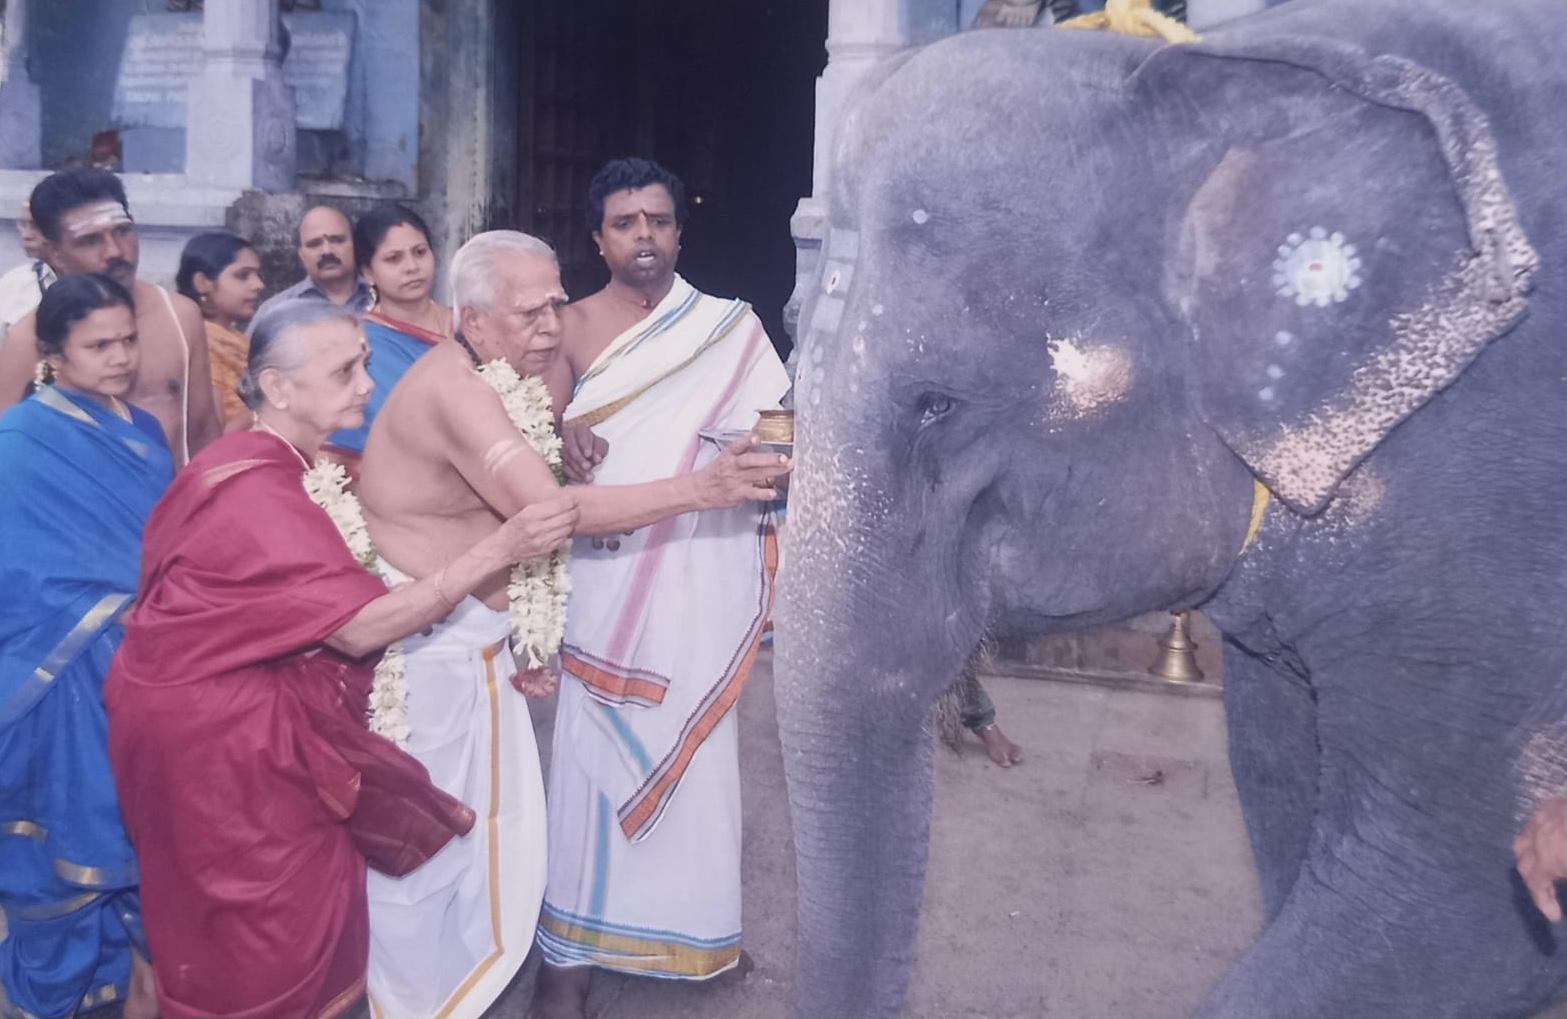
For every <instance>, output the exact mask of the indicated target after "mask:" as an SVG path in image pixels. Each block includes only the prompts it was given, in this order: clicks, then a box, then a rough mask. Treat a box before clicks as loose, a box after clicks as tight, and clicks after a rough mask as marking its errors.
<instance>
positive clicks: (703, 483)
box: [692, 435, 794, 509]
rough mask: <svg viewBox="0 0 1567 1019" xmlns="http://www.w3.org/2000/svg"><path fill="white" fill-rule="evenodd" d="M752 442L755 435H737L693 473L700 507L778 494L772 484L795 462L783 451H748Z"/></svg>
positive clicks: (767, 499) (735, 503) (771, 497)
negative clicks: (713, 458)
mask: <svg viewBox="0 0 1567 1019" xmlns="http://www.w3.org/2000/svg"><path fill="white" fill-rule="evenodd" d="M755 444H756V437H755V436H751V435H747V436H746V437H744V438H742V439H736V440H735V441H734V442H732V443H730V444H729V445H728V446H727V447H725V449H724V451H723V452H722V453H720V454H718V459H717V460H714V461H713V462H712V463H710V464H708V465H707V466H706V467H703V468H702V469H701V470H699V471H697V472H696V473H695V474H693V475H692V478H693V480H695V482H696V484H697V493H698V495H697V499H698V501H699V502H700V504H701V506H702V508H703V509H727V508H729V507H730V506H738V505H740V504H741V503H742V502H746V501H747V500H754V501H756V502H772V501H773V500H774V499H776V498H778V490H777V489H776V488H775V487H773V486H774V485H776V484H777V482H778V480H779V479H780V478H782V477H783V476H785V475H786V474H788V473H789V472H790V471H792V470H794V462H793V461H792V460H790V459H789V458H788V457H787V456H784V455H783V454H782V453H752V452H749V450H750V449H751V447H752V446H754V445H755Z"/></svg>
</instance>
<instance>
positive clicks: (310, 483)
mask: <svg viewBox="0 0 1567 1019" xmlns="http://www.w3.org/2000/svg"><path fill="white" fill-rule="evenodd" d="M304 483H305V494H306V495H308V496H310V501H311V502H313V503H315V504H316V505H317V506H320V507H321V508H322V509H323V510H326V515H327V516H328V517H330V518H331V519H332V524H333V526H335V527H336V528H337V533H338V534H340V535H342V536H343V542H344V544H346V545H347V546H348V551H349V552H351V553H352V554H353V556H354V558H355V559H357V560H359V565H361V566H363V567H364V568H365V569H367V570H370V571H372V572H374V573H380V572H381V557H380V555H379V554H377V552H376V550H375V546H373V545H371V544H370V529H369V527H368V526H367V525H366V524H365V515H364V510H363V509H361V508H360V506H359V497H358V496H356V495H354V493H352V492H350V491H349V490H348V472H347V471H345V470H343V465H342V464H340V463H336V462H334V461H332V460H322V461H321V462H320V463H318V464H316V465H315V466H314V467H311V468H310V469H309V470H307V471H305V477H304ZM383 576H384V575H383ZM367 713H368V719H367V721H368V723H369V726H370V731H371V732H374V733H379V734H380V735H382V736H385V737H386V738H387V739H389V740H391V741H392V742H393V743H396V744H397V745H398V746H400V747H402V748H404V749H405V750H406V749H407V748H408V680H407V677H406V675H405V669H404V665H403V648H402V645H401V644H393V645H392V646H391V647H389V648H387V649H386V650H385V651H384V652H383V653H382V654H381V660H380V661H379V662H378V663H376V667H375V680H374V682H373V683H372V684H371V686H370V706H369V709H368V712H367Z"/></svg>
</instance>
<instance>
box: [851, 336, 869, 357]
mask: <svg viewBox="0 0 1567 1019" xmlns="http://www.w3.org/2000/svg"><path fill="white" fill-rule="evenodd" d="M849 346H850V347H852V348H854V353H855V356H857V357H864V356H865V337H863V336H856V337H855V338H854V339H853V340H851V341H850V342H849Z"/></svg>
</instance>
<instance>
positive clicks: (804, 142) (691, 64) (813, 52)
mask: <svg viewBox="0 0 1567 1019" xmlns="http://www.w3.org/2000/svg"><path fill="white" fill-rule="evenodd" d="M523 7H524V8H525V10H526V13H524V14H523V15H522V18H521V24H520V25H519V35H520V37H521V39H520V44H519V46H518V48H517V53H518V61H519V63H518V83H519V89H520V95H519V102H518V118H519V123H518V130H517V138H518V153H517V179H518V196H517V199H518V200H517V202H516V204H515V206H514V208H515V209H516V210H517V211H518V218H519V221H520V222H519V224H518V225H519V226H520V228H521V229H524V230H527V231H529V232H531V233H535V234H538V235H539V236H542V237H544V238H545V239H547V240H549V241H550V242H551V243H552V244H554V245H555V247H556V250H557V251H558V252H559V253H560V260H561V274H562V277H563V278H564V280H565V283H566V287H567V290H568V292H569V293H571V294H572V295H573V296H581V295H584V294H587V293H591V292H592V291H594V290H596V289H598V288H599V287H600V286H602V285H603V284H604V282H605V280H606V279H608V273H607V271H606V270H605V268H604V265H603V261H602V260H601V259H600V258H599V257H598V255H597V251H596V249H595V247H594V245H593V241H592V238H591V237H590V236H589V232H588V228H587V225H586V223H585V222H584V211H585V195H586V191H587V183H588V179H589V178H590V177H592V175H593V173H594V171H595V170H597V169H598V168H599V166H601V165H602V164H603V163H604V162H605V161H606V160H608V159H611V158H613V157H615V156H624V155H643V156H648V157H651V158H653V159H656V160H657V161H658V162H660V163H662V164H663V165H664V166H666V167H668V168H669V169H670V170H672V171H673V172H675V173H676V174H679V175H680V177H681V179H683V180H684V181H685V183H686V188H687V191H688V195H689V201H690V214H689V217H688V219H687V222H686V228H685V233H684V235H683V237H682V241H681V255H680V272H681V274H682V275H684V276H685V277H686V278H687V279H689V280H690V281H691V282H692V283H693V284H694V285H695V286H697V287H698V288H699V289H701V290H704V291H707V292H708V293H712V294H717V295H720V296H724V297H741V298H744V299H745V300H747V301H750V302H751V303H752V305H753V306H754V307H755V308H756V312H757V314H758V315H759V316H761V319H762V322H763V323H764V324H765V325H766V327H767V331H768V334H769V335H770V336H771V337H772V338H773V342H774V343H775V344H777V345H778V346H779V348H780V350H781V352H785V353H786V352H787V350H788V344H789V340H788V337H787V335H786V334H785V333H784V330H783V307H784V303H785V302H786V301H787V300H788V298H789V293H790V291H791V290H792V289H793V287H794V257H795V249H794V243H793V240H792V239H791V237H790V233H789V217H790V215H791V214H792V213H793V212H794V208H795V204H796V203H797V202H798V201H799V199H800V198H801V197H802V196H805V195H808V194H810V193H811V146H812V140H813V135H814V116H815V80H816V77H817V75H818V74H820V73H821V70H822V67H823V65H824V64H825V63H826V59H827V56H826V52H825V48H824V42H825V40H826V37H827V0H745V2H740V3H734V2H723V0H533V2H531V3H528V4H525V5H523Z"/></svg>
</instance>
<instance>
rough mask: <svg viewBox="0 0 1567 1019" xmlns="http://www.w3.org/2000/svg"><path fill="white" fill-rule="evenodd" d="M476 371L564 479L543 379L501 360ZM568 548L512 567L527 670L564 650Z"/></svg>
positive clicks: (515, 643)
mask: <svg viewBox="0 0 1567 1019" xmlns="http://www.w3.org/2000/svg"><path fill="white" fill-rule="evenodd" d="M475 370H476V371H477V372H478V374H479V378H481V379H483V380H484V382H485V384H486V385H488V386H489V387H490V388H491V389H493V390H495V392H496V393H497V394H498V395H499V396H500V398H501V405H502V406H503V407H505V408H506V415H507V417H509V418H511V423H512V424H514V425H516V426H517V431H519V432H521V433H522V437H523V438H524V439H526V440H528V445H530V446H532V447H533V449H534V451H535V452H537V453H538V454H539V456H541V457H543V458H544V462H545V463H547V464H549V468H550V470H551V471H552V472H553V473H554V474H555V477H556V480H560V479H561V478H562V477H564V475H563V473H562V468H561V458H560V451H561V441H560V436H559V435H557V434H556V433H555V410H554V407H553V405H552V403H551V401H550V393H549V389H548V387H546V386H545V385H544V382H543V381H542V380H540V379H536V378H533V377H532V376H529V377H527V378H523V377H522V376H521V375H518V374H517V370H516V369H515V368H513V367H512V366H511V365H509V364H507V363H506V362H505V361H503V360H495V361H490V362H488V363H486V364H483V365H480V366H479V367H478V368H477V369H475ZM569 551H570V546H569V545H563V546H562V547H560V548H558V549H556V550H555V551H553V552H551V553H550V554H549V555H546V556H540V557H539V558H537V559H533V560H530V561H528V562H525V563H518V564H517V565H516V566H514V567H512V571H511V583H509V584H508V585H507V586H506V596H507V597H508V598H509V599H510V600H511V627H512V632H513V634H514V637H513V640H512V647H513V649H514V650H515V651H516V652H517V654H518V656H519V657H521V658H522V659H523V663H522V667H523V668H524V669H537V668H541V667H543V666H544V665H547V664H548V663H549V660H550V659H551V658H552V657H554V656H555V655H556V654H558V653H559V652H560V642H561V638H562V637H563V636H565V633H566V596H567V595H568V594H570V593H571V578H570V577H568V576H567V574H566V560H567V558H568V554H569Z"/></svg>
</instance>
